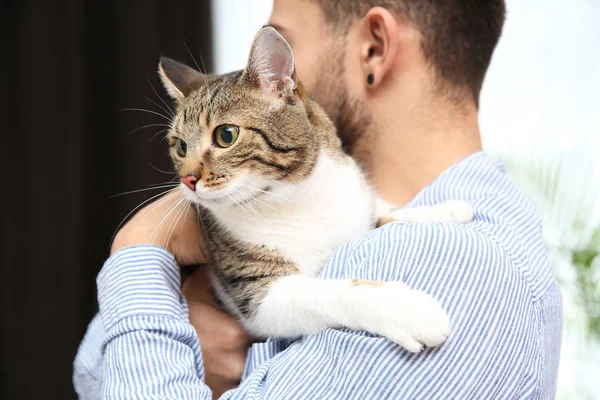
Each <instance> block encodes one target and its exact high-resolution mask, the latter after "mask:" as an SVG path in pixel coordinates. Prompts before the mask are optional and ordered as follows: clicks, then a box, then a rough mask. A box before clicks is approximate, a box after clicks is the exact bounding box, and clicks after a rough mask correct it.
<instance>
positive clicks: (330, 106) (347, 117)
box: [311, 51, 373, 169]
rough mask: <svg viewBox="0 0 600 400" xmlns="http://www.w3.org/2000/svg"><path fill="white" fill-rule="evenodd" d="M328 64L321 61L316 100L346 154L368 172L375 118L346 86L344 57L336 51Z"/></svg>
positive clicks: (316, 86)
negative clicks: (329, 119) (335, 129)
mask: <svg viewBox="0 0 600 400" xmlns="http://www.w3.org/2000/svg"><path fill="white" fill-rule="evenodd" d="M330 54H332V56H330V58H329V59H328V60H327V61H323V60H322V61H321V66H320V67H319V74H318V78H317V81H316V85H315V87H314V89H313V92H312V93H311V95H312V97H313V98H314V99H315V100H316V101H317V102H318V103H319V104H320V105H321V106H322V107H323V108H324V109H325V111H326V112H327V114H328V115H329V117H330V118H331V119H332V120H333V123H334V124H335V127H336V128H337V134H338V136H339V137H340V139H341V140H342V146H343V149H344V151H345V152H346V153H347V154H349V155H351V156H352V157H353V158H354V159H355V160H356V161H357V162H358V163H359V164H360V165H361V166H362V167H363V169H368V162H369V158H370V150H371V147H370V142H371V140H370V138H371V135H372V133H373V132H372V131H373V124H372V123H371V122H372V121H371V116H370V114H369V113H368V112H367V110H366V107H364V105H363V104H362V102H361V101H360V99H357V98H351V96H350V94H349V93H348V89H347V87H346V85H345V80H344V79H345V78H344V77H345V71H344V54H343V53H341V52H339V51H337V52H336V51H334V52H332V53H330Z"/></svg>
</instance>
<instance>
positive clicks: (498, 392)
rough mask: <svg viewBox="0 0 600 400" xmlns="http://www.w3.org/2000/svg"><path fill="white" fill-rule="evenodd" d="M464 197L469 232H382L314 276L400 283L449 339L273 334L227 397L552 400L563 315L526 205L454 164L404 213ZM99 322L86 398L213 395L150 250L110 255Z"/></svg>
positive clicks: (171, 273)
mask: <svg viewBox="0 0 600 400" xmlns="http://www.w3.org/2000/svg"><path fill="white" fill-rule="evenodd" d="M451 199H453V200H465V201H468V202H470V203H471V204H472V205H473V206H474V209H475V217H474V221H473V222H472V223H470V224H467V225H455V224H442V223H428V224H405V223H391V224H387V225H385V226H384V227H382V228H380V229H377V230H374V231H371V232H368V233H366V234H364V235H363V236H361V237H358V238H356V239H354V240H351V241H350V242H348V243H346V244H345V245H344V246H342V247H341V248H340V249H339V250H338V251H337V252H336V253H335V255H334V256H333V257H332V259H331V260H330V262H329V263H328V265H327V266H326V267H325V268H324V270H323V272H322V277H323V278H324V279H351V278H358V279H371V280H401V281H403V282H405V283H406V284H408V285H409V286H410V287H412V288H415V289H420V290H424V291H426V292H428V293H430V294H431V295H432V296H434V297H435V298H436V299H438V300H439V301H440V302H441V303H442V305H443V307H444V309H445V310H446V311H447V312H448V314H449V316H450V321H451V326H452V334H451V335H450V337H449V339H448V340H447V341H446V342H445V343H444V344H442V345H441V346H439V347H437V348H430V349H427V350H425V351H424V352H422V353H421V354H416V355H415V354H410V353H408V352H406V351H405V350H403V349H402V348H400V347H399V346H397V345H395V344H393V343H391V342H389V341H387V340H386V339H383V338H381V337H377V336H374V335H371V334H369V333H365V332H355V331H351V330H348V329H341V330H339V329H328V330H326V331H323V332H321V333H319V334H316V335H313V336H307V337H303V338H302V339H301V340H297V341H286V340H278V339H270V340H267V341H266V342H264V343H257V344H254V345H253V346H252V348H251V349H250V351H249V352H248V356H247V361H246V368H245V371H244V375H243V379H242V382H241V384H240V385H239V387H238V388H237V389H234V390H231V391H229V392H227V393H225V394H224V395H223V398H224V399H360V400H362V399H542V398H543V399H549V398H553V397H554V395H555V390H556V375H557V371H558V357H559V349H560V341H561V326H562V308H561V298H560V293H559V290H558V286H557V282H556V279H555V277H554V274H553V272H552V268H551V265H550V262H549V261H548V257H547V254H546V251H545V248H544V243H543V241H542V226H541V222H540V219H539V217H538V216H537V214H536V212H535V210H534V208H533V206H532V205H531V203H530V202H529V201H528V200H527V199H526V198H525V197H524V196H523V194H522V193H521V192H520V191H519V190H518V189H517V188H516V187H515V186H514V185H513V183H511V182H510V180H509V179H508V178H507V177H506V176H505V173H504V170H503V167H502V165H501V164H500V163H498V162H496V161H494V160H492V159H490V158H489V157H488V156H487V155H486V154H485V153H483V152H479V153H476V154H473V155H471V156H469V157H467V158H466V159H464V160H462V161H460V162H458V163H456V164H455V165H453V166H452V167H450V168H449V169H448V170H447V171H445V172H444V173H443V174H442V175H441V176H439V177H438V178H437V179H436V180H435V181H434V182H433V183H432V184H431V185H429V186H428V187H427V188H425V189H424V190H423V191H422V192H421V193H420V194H419V195H418V196H417V197H416V198H415V199H414V200H413V201H412V202H411V206H423V205H433V204H436V203H439V202H442V201H445V200H451ZM98 297H99V304H100V312H99V315H98V316H97V317H96V318H95V319H94V320H93V321H92V323H91V324H90V326H89V329H88V332H87V334H86V336H85V338H84V340H83V342H82V344H81V346H80V349H79V352H78V355H77V358H76V359H75V365H74V367H75V368H74V378H73V380H74V385H75V388H76V391H77V392H78V394H79V395H80V398H82V399H100V398H105V399H180V400H184V399H211V397H212V396H211V392H210V389H209V388H208V387H207V386H206V385H205V383H204V369H203V364H202V352H201V350H200V343H199V341H198V338H197V336H196V333H195V331H194V329H193V327H192V326H191V325H190V323H189V319H188V313H187V306H186V303H185V299H184V298H183V296H182V294H181V291H180V289H179V270H178V267H177V265H176V263H175V261H174V259H173V257H172V256H171V255H170V254H169V253H167V252H166V251H164V250H162V249H160V248H158V247H152V246H137V247H130V248H126V249H123V250H121V251H119V252H118V253H116V254H114V255H113V256H112V257H111V258H109V259H108V261H107V262H106V264H105V265H104V267H103V269H102V271H101V273H100V274H99V276H98Z"/></svg>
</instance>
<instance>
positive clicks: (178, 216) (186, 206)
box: [165, 200, 190, 248]
mask: <svg viewBox="0 0 600 400" xmlns="http://www.w3.org/2000/svg"><path fill="white" fill-rule="evenodd" d="M189 206H190V201H189V200H187V201H185V202H184V203H183V204H182V205H181V207H180V209H181V210H180V211H177V213H176V214H175V220H174V222H173V223H172V226H173V227H172V228H170V231H169V235H168V237H167V241H166V243H165V247H167V248H168V247H169V242H170V241H171V236H173V232H175V229H176V228H177V224H179V221H180V220H181V217H182V216H183V214H184V212H185V211H186V209H187V210H188V211H189Z"/></svg>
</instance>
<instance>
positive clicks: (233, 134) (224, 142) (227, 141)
mask: <svg viewBox="0 0 600 400" xmlns="http://www.w3.org/2000/svg"><path fill="white" fill-rule="evenodd" d="M239 134H240V128H238V127H237V126H234V125H221V126H219V127H218V128H217V129H216V130H215V139H214V140H215V143H216V144H217V146H219V147H223V148H227V147H230V146H232V145H233V144H234V143H235V141H236V140H237V138H238V136H239Z"/></svg>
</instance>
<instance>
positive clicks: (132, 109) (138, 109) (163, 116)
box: [118, 108, 171, 122]
mask: <svg viewBox="0 0 600 400" xmlns="http://www.w3.org/2000/svg"><path fill="white" fill-rule="evenodd" d="M122 111H139V112H145V113H148V114H154V115H158V116H159V117H162V118H164V119H166V120H167V121H169V122H171V119H170V118H169V117H167V116H166V115H164V114H161V113H159V112H156V111H152V110H146V109H144V108H123V109H122V110H119V111H118V112H122Z"/></svg>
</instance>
